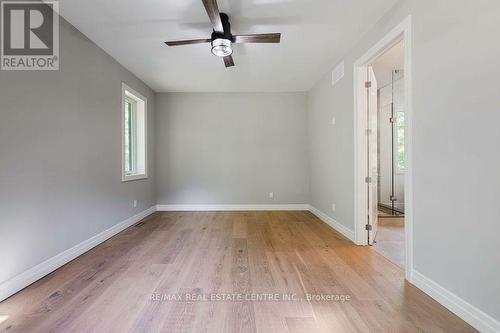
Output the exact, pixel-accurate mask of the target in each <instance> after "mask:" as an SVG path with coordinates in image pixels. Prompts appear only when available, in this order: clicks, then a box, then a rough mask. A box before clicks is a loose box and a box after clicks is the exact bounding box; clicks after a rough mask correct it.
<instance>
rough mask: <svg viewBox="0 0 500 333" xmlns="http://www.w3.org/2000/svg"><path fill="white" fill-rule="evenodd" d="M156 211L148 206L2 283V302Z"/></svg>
mask: <svg viewBox="0 0 500 333" xmlns="http://www.w3.org/2000/svg"><path fill="white" fill-rule="evenodd" d="M155 211H156V206H153V207H151V208H148V209H146V210H144V211H142V212H140V213H138V214H136V215H134V216H132V217H129V218H128V219H126V220H124V221H122V222H120V223H118V224H115V225H114V226H112V227H111V228H109V229H107V230H104V231H103V232H101V233H99V234H97V235H95V236H93V237H91V238H89V239H87V240H85V241H83V242H81V243H80V244H77V245H75V246H73V247H72V248H70V249H68V250H66V251H64V252H61V253H59V254H58V255H56V256H54V257H52V258H50V259H47V260H45V261H44V262H42V263H40V264H38V265H36V266H35V267H32V268H30V269H28V270H27V271H24V272H23V273H21V274H19V275H17V276H15V277H13V278H11V279H9V280H7V281H5V282H3V283H2V284H0V302H1V301H3V300H4V299H6V298H7V297H9V296H12V295H14V294H15V293H17V292H18V291H20V290H22V289H24V288H26V287H27V286H29V285H30V284H32V283H33V282H36V281H37V280H39V279H41V278H42V277H44V276H45V275H47V274H49V273H51V272H53V271H55V270H56V269H58V268H59V267H61V266H63V265H65V264H66V263H68V262H70V261H71V260H73V259H75V258H77V257H79V256H81V255H82V254H84V253H85V252H87V251H89V250H90V249H92V248H94V247H96V246H97V245H99V244H101V243H102V242H104V241H105V240H107V239H109V238H111V237H113V236H114V235H116V234H117V233H119V232H121V231H123V230H125V229H126V228H128V227H130V226H131V225H133V224H135V223H137V222H139V221H140V220H142V219H143V218H145V217H147V216H149V215H151V214H152V213H154V212H155Z"/></svg>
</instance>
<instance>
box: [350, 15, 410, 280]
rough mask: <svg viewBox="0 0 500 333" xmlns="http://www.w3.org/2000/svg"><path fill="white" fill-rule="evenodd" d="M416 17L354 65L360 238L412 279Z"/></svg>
mask: <svg viewBox="0 0 500 333" xmlns="http://www.w3.org/2000/svg"><path fill="white" fill-rule="evenodd" d="M410 28H411V18H410V17H408V18H407V19H406V20H405V21H404V22H402V23H401V24H400V25H398V26H397V27H396V28H394V29H393V30H392V31H391V32H390V33H389V34H388V35H387V36H385V37H384V38H383V39H382V40H381V41H380V42H379V43H377V44H376V45H375V46H374V47H372V48H371V49H370V50H369V51H368V52H367V53H366V54H365V55H364V56H363V57H361V58H360V59H359V60H358V61H357V62H356V63H355V65H354V85H355V87H354V88H355V89H354V91H355V96H354V100H355V103H354V104H355V110H354V111H355V225H356V226H355V234H356V235H355V238H356V243H357V244H358V245H370V246H372V247H373V249H374V250H375V251H378V252H379V253H380V254H382V255H383V256H385V257H386V258H387V259H388V260H390V261H392V262H393V263H394V264H396V265H398V266H400V267H401V268H404V269H405V271H406V278H407V279H408V280H410V281H411V272H412V250H411V249H412V246H411V244H412V228H411V226H412V224H411V223H412V219H411V211H412V210H411V209H412V205H411V193H412V184H411V119H412V114H411V86H410V85H411V49H410V48H411V39H410V38H411V33H410Z"/></svg>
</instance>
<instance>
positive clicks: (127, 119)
mask: <svg viewBox="0 0 500 333" xmlns="http://www.w3.org/2000/svg"><path fill="white" fill-rule="evenodd" d="M121 112H122V181H129V180H136V179H144V178H147V177H148V173H147V139H146V134H147V128H146V125H147V100H146V98H145V97H143V96H142V95H141V94H139V93H137V92H136V91H134V90H133V89H131V88H130V87H128V86H127V85H126V84H124V83H123V84H122V110H121Z"/></svg>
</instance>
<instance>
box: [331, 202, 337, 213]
mask: <svg viewBox="0 0 500 333" xmlns="http://www.w3.org/2000/svg"><path fill="white" fill-rule="evenodd" d="M335 209H337V207H335V204H332V212H334V211H335Z"/></svg>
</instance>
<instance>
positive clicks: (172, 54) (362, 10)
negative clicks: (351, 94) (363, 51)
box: [60, 0, 398, 92]
mask: <svg viewBox="0 0 500 333" xmlns="http://www.w3.org/2000/svg"><path fill="white" fill-rule="evenodd" d="M397 1H398V0H219V1H218V3H219V9H220V11H221V12H225V13H227V14H228V15H229V19H230V22H231V26H232V32H233V34H249V33H266V32H281V33H282V37H281V44H244V45H243V44H238V45H236V46H235V51H234V54H233V57H234V61H235V63H236V67H232V68H229V69H226V68H225V67H224V64H223V62H222V59H220V58H217V57H215V56H213V55H212V54H211V53H210V45H209V44H198V45H188V46H177V47H167V46H166V45H165V44H163V42H164V41H166V40H180V39H197V38H210V34H211V31H212V28H211V26H210V21H209V19H208V16H207V14H206V13H205V10H204V7H203V3H202V1H201V0H143V1H138V0H64V1H61V3H60V12H61V15H62V16H63V17H64V18H65V19H66V20H68V21H69V22H70V23H71V24H73V25H74V26H75V27H76V28H78V29H79V30H80V31H81V32H82V33H84V34H85V35H86V36H87V37H89V38H90V39H92V40H93V41H94V42H95V43H96V44H97V45H99V46H100V47H102V48H103V49H104V50H105V51H106V52H108V53H109V54H110V55H111V56H113V57H114V58H115V59H116V60H118V61H119V62H120V63H121V64H122V65H124V66H125V67H126V68H128V69H129V70H130V71H131V72H133V73H134V74H135V75H137V76H138V77H139V78H141V79H142V80H143V81H144V82H145V83H147V84H148V85H149V86H150V87H151V88H153V89H154V90H156V91H157V92H163V91H207V92H208V91H227V92H228V91H260V92H267V91H306V90H308V89H309V88H311V86H312V85H313V84H314V83H315V81H316V80H317V79H319V77H320V76H321V75H322V74H324V73H325V71H326V70H328V68H330V66H332V65H333V64H334V62H335V61H337V60H339V59H340V58H341V57H342V56H343V54H344V53H345V52H346V50H347V49H348V48H349V47H350V46H351V45H353V43H354V42H355V41H357V40H358V39H359V38H360V37H361V36H362V35H363V34H364V33H365V32H367V31H368V30H369V29H370V28H371V27H372V26H373V25H374V24H375V23H376V22H377V21H378V20H379V19H380V18H381V17H382V15H383V14H384V13H385V12H386V11H387V10H389V9H390V7H391V6H393V5H394V4H395V3H396V2H397Z"/></svg>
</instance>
